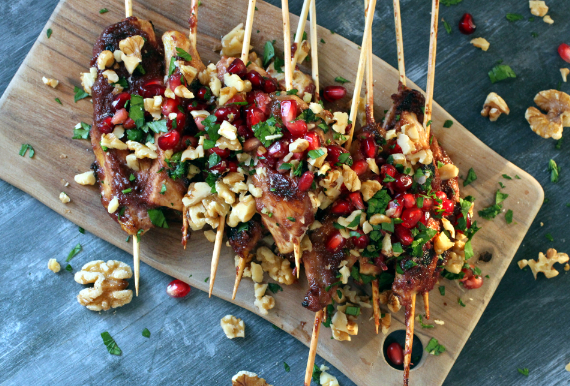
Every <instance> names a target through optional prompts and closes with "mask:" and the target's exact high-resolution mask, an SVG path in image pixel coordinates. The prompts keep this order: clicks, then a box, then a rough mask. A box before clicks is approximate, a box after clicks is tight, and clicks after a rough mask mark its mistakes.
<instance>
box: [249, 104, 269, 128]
mask: <svg viewBox="0 0 570 386" xmlns="http://www.w3.org/2000/svg"><path fill="white" fill-rule="evenodd" d="M246 111H247V113H246V114H247V115H246V122H247V127H249V128H251V127H253V126H255V125H257V124H258V123H259V122H265V121H266V120H267V118H266V117H265V114H264V113H263V111H261V109H260V108H259V107H256V106H251V107H249V108H248V109H247V110H246Z"/></svg>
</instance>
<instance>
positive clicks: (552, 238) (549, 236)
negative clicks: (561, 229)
mask: <svg viewBox="0 0 570 386" xmlns="http://www.w3.org/2000/svg"><path fill="white" fill-rule="evenodd" d="M544 237H546V238H547V239H548V241H551V242H552V241H554V237H552V235H551V234H550V233H547V234H545V235H544Z"/></svg>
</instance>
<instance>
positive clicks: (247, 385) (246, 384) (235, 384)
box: [232, 371, 271, 386]
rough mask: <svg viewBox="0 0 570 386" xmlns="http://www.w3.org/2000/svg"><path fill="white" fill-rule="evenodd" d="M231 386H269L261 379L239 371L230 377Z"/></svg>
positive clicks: (252, 374) (250, 373)
mask: <svg viewBox="0 0 570 386" xmlns="http://www.w3.org/2000/svg"><path fill="white" fill-rule="evenodd" d="M232 386H271V385H270V384H268V383H267V381H266V380H265V379H263V378H259V376H258V375H257V374H255V373H252V372H250V371H240V372H239V373H237V374H236V375H234V376H233V377H232Z"/></svg>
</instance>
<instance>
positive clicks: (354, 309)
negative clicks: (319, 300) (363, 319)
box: [345, 306, 360, 316]
mask: <svg viewBox="0 0 570 386" xmlns="http://www.w3.org/2000/svg"><path fill="white" fill-rule="evenodd" d="M345 314H347V315H352V316H358V315H360V307H354V306H348V307H346V310H345Z"/></svg>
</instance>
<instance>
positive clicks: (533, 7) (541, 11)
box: [528, 0, 548, 17]
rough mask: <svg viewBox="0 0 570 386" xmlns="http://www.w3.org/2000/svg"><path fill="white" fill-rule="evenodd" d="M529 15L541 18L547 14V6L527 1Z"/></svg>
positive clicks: (540, 2)
mask: <svg viewBox="0 0 570 386" xmlns="http://www.w3.org/2000/svg"><path fill="white" fill-rule="evenodd" d="M528 6H529V8H530V13H532V14H533V15H534V16H538V17H543V16H545V15H546V14H547V13H548V6H547V5H546V3H545V2H544V1H532V0H531V1H529V2H528Z"/></svg>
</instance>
